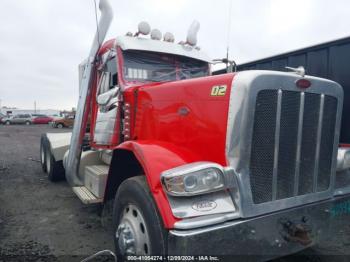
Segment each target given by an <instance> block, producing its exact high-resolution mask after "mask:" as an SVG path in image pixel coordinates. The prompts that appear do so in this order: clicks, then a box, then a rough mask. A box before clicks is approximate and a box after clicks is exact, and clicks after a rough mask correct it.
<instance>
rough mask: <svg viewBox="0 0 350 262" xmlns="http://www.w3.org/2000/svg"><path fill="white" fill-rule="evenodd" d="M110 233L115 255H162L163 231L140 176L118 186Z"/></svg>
mask: <svg viewBox="0 0 350 262" xmlns="http://www.w3.org/2000/svg"><path fill="white" fill-rule="evenodd" d="M113 233H114V244H115V250H116V253H117V254H118V256H126V255H165V254H166V243H167V242H166V239H167V231H166V230H165V229H164V226H163V223H162V218H161V217H160V215H159V213H158V210H157V207H156V205H155V203H154V200H153V196H152V194H151V192H150V190H149V187H148V184H147V182H146V179H145V177H144V176H137V177H132V178H129V179H127V180H125V181H124V182H123V183H122V184H121V185H120V186H119V188H118V192H117V194H116V197H115V201H114V209H113Z"/></svg>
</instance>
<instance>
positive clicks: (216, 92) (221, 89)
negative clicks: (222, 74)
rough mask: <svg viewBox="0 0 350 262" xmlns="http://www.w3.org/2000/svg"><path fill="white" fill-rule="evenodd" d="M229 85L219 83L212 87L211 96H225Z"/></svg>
mask: <svg viewBox="0 0 350 262" xmlns="http://www.w3.org/2000/svg"><path fill="white" fill-rule="evenodd" d="M226 89H227V85H218V86H213V87H212V88H211V93H210V95H211V96H224V95H225V94H226Z"/></svg>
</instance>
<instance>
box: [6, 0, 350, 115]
mask: <svg viewBox="0 0 350 262" xmlns="http://www.w3.org/2000/svg"><path fill="white" fill-rule="evenodd" d="M96 1H97V3H98V0H96ZM110 2H111V4H112V6H113V11H114V20H113V23H112V25H111V27H110V29H109V32H108V35H107V39H110V38H114V37H115V36H118V35H124V34H125V33H126V32H128V31H131V32H135V31H137V25H138V23H139V22H140V21H148V22H149V23H150V25H151V27H152V29H153V28H158V29H159V30H160V31H162V32H163V33H165V32H166V31H170V32H172V33H173V34H174V35H175V41H176V42H179V41H181V40H185V39H186V34H187V30H188V27H189V25H190V24H191V23H192V21H193V20H194V19H196V20H198V21H199V22H200V24H201V28H200V31H199V34H198V45H199V46H200V47H201V49H202V50H203V51H205V52H206V53H207V54H208V55H209V56H210V57H211V58H223V57H225V56H226V47H227V45H228V46H229V50H230V58H231V59H234V60H235V61H236V62H237V63H238V64H240V63H243V62H248V61H253V60H256V59H259V58H263V57H268V56H271V55H275V54H280V53H284V52H287V51H290V50H294V49H298V48H303V47H307V46H310V45H314V44H318V43H322V42H325V41H330V40H334V39H338V38H341V37H345V36H350V1H348V0H334V1H329V0H176V1H175V0H110ZM230 6H231V8H230ZM95 31H96V21H95V11H94V0H74V1H72V0H35V1H28V0H0V106H8V107H10V106H14V107H18V108H22V109H32V108H34V102H36V106H37V109H71V108H72V107H75V106H76V104H77V99H78V90H79V86H78V70H77V69H78V64H79V63H80V62H81V61H82V60H84V58H85V57H86V56H87V55H88V53H89V50H90V46H91V42H92V39H93V37H94V34H95Z"/></svg>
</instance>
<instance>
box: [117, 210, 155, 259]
mask: <svg viewBox="0 0 350 262" xmlns="http://www.w3.org/2000/svg"><path fill="white" fill-rule="evenodd" d="M115 236H116V239H117V241H118V246H119V250H120V251H121V253H122V255H135V254H137V255H149V254H150V250H151V243H150V239H149V234H148V229H147V225H146V222H145V219H144V217H143V215H142V212H141V211H140V209H139V208H138V207H137V206H135V205H132V204H129V205H127V206H126V207H125V208H124V210H123V213H122V217H121V220H120V224H119V226H118V228H117V231H116V233H115Z"/></svg>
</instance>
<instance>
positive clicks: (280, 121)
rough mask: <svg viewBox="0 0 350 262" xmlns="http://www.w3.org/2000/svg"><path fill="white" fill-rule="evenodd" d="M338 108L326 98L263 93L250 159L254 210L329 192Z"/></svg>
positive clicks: (276, 91)
mask: <svg viewBox="0 0 350 262" xmlns="http://www.w3.org/2000/svg"><path fill="white" fill-rule="evenodd" d="M337 103H338V102H337V99H336V98H335V97H332V96H328V95H324V94H314V93H306V92H305V93H304V92H297V91H282V90H262V91H260V92H259V93H258V95H257V99H256V105H255V116H254V126H253V137H252V146H251V154H250V183H251V189H252V196H253V201H254V203H255V204H259V203H265V202H269V201H274V200H278V199H285V198H289V197H293V196H299V195H305V194H310V193H316V192H321V191H326V190H327V189H328V188H329V186H330V179H331V168H332V158H333V145H334V139H335V123H336V117H337Z"/></svg>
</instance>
